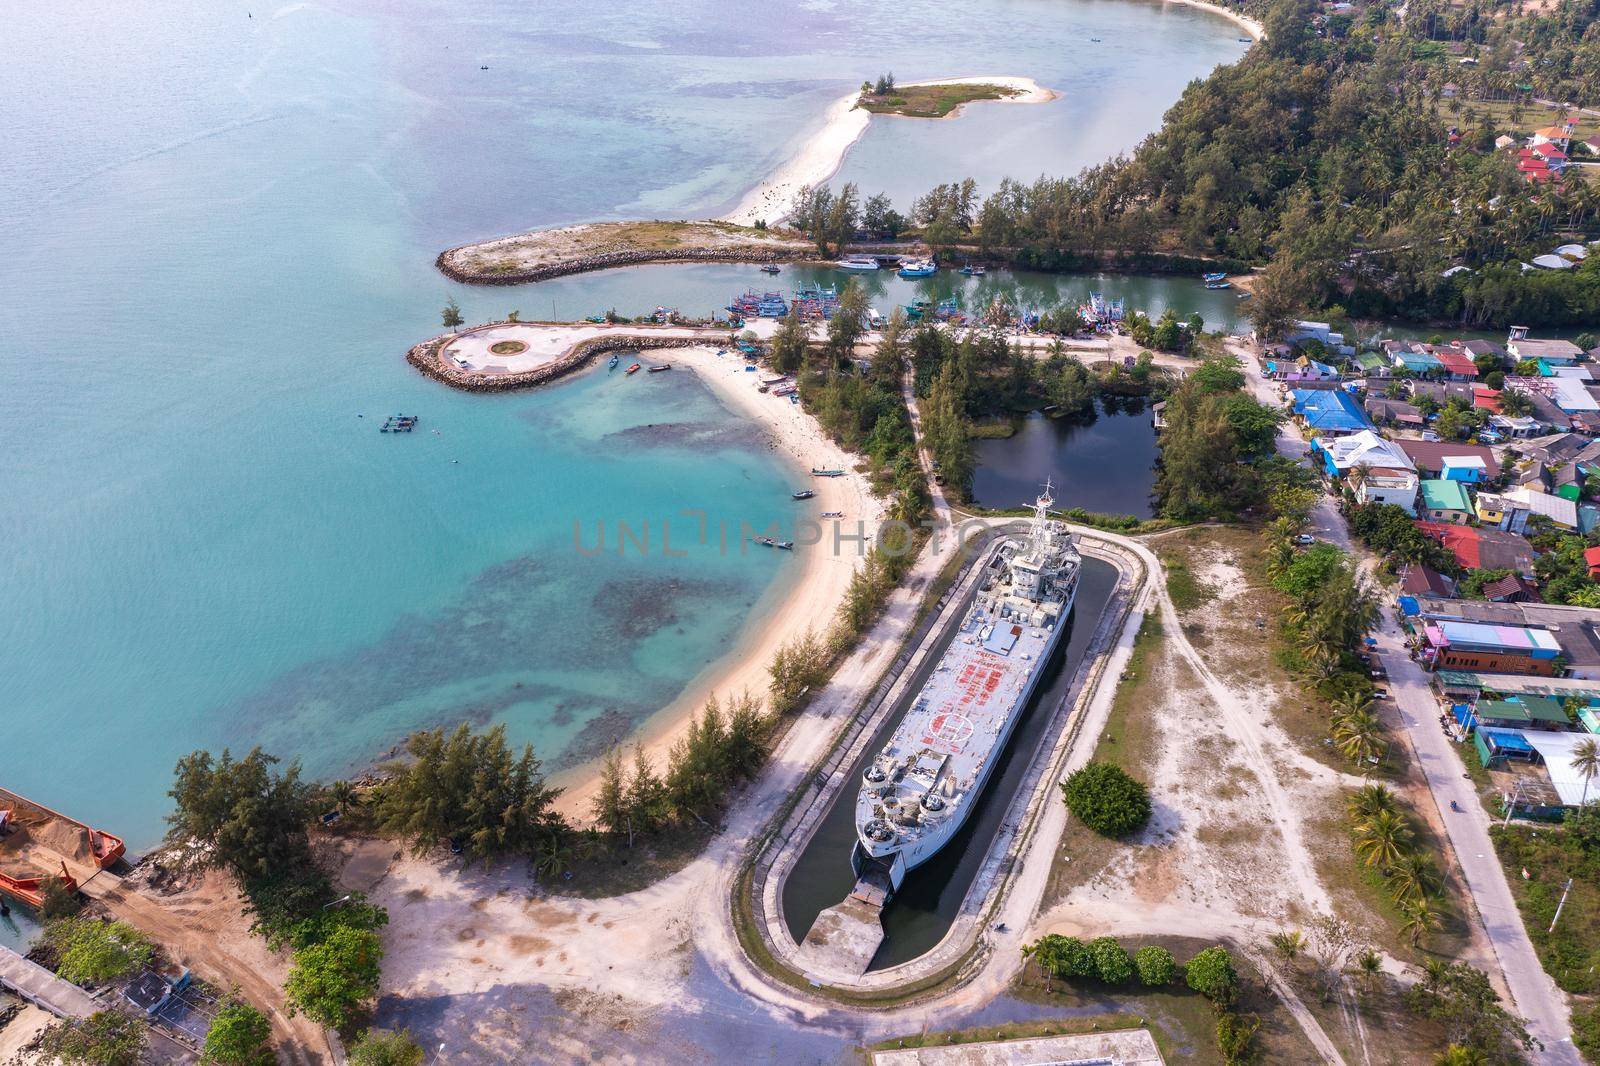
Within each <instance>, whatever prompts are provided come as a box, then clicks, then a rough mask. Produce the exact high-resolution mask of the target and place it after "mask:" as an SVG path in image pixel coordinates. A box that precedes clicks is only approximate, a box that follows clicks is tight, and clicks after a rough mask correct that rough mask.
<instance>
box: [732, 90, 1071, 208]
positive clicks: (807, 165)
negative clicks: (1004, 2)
mask: <svg viewBox="0 0 1600 1066" xmlns="http://www.w3.org/2000/svg"><path fill="white" fill-rule="evenodd" d="M903 84H904V85H907V86H914V85H958V84H961V85H965V84H978V85H998V86H1000V87H1002V88H1006V89H1013V90H1016V95H1014V96H1006V97H1002V98H1000V99H998V100H979V101H973V102H974V103H994V104H1043V103H1048V102H1050V101H1051V100H1054V99H1056V96H1057V94H1056V93H1054V92H1052V91H1051V90H1049V89H1046V88H1044V87H1043V86H1042V85H1040V84H1039V83H1038V82H1036V81H1034V80H1033V79H1032V78H1024V77H1019V76H1016V75H1010V74H985V75H975V74H969V75H967V76H965V77H960V78H935V79H932V80H929V81H909V82H904V83H903ZM860 95H861V94H860V92H859V91H855V92H852V93H851V94H850V95H849V96H846V97H843V98H841V99H839V100H837V101H835V102H834V103H833V104H831V105H829V107H828V110H827V111H826V112H825V113H824V115H823V120H822V125H821V127H820V128H819V129H818V130H817V131H816V132H815V133H813V134H811V135H810V136H808V137H807V138H806V139H805V140H804V141H802V142H801V143H800V146H799V148H798V150H797V151H796V152H795V154H794V155H792V156H790V157H789V159H788V161H787V162H785V163H784V164H783V165H782V166H780V167H779V168H778V169H777V170H776V171H775V172H774V173H773V174H772V175H771V176H770V177H767V178H766V179H764V180H763V181H762V182H761V183H760V184H759V185H757V186H756V187H755V188H753V189H751V190H750V191H749V192H747V193H745V195H744V198H743V199H741V200H740V201H739V205H738V206H737V207H735V208H734V209H733V211H732V212H730V213H729V214H726V215H724V216H723V217H722V221H724V222H731V223H733V224H735V225H739V226H753V225H755V224H756V223H757V222H758V221H765V222H767V223H768V224H776V223H778V222H781V221H782V220H783V219H785V218H787V217H788V216H789V215H790V214H791V213H793V211H794V208H795V197H796V194H797V193H799V191H800V190H801V189H802V188H804V187H805V186H807V185H812V186H815V185H821V184H823V183H824V182H826V181H827V180H828V179H829V178H831V177H833V176H834V175H835V174H837V173H838V172H839V167H840V165H841V164H843V163H844V158H845V156H846V155H847V154H848V153H849V151H850V149H851V148H852V147H854V146H855V143H856V142H857V141H859V140H860V139H861V136H862V134H864V133H866V132H867V127H868V126H869V125H871V123H872V119H873V117H874V116H873V115H872V113H871V112H869V111H865V110H862V109H861V108H858V107H856V101H857V100H858V99H859V98H860ZM967 106H969V105H966V104H963V105H962V106H961V107H958V108H956V109H955V110H954V111H952V112H950V114H949V115H947V116H945V117H946V118H955V117H956V116H957V115H960V114H961V112H962V111H963V110H965V109H966V107H967ZM878 117H882V118H891V119H892V118H898V117H900V116H896V115H883V116H878ZM907 121H921V120H920V119H908V120H907Z"/></svg>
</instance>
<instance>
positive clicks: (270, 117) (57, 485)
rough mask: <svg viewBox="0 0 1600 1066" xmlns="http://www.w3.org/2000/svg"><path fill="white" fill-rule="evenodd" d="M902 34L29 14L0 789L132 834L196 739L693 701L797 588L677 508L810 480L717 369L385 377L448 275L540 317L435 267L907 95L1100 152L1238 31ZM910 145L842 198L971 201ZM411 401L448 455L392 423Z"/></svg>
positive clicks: (138, 834) (4, 412) (727, 5)
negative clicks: (1034, 99)
mask: <svg viewBox="0 0 1600 1066" xmlns="http://www.w3.org/2000/svg"><path fill="white" fill-rule="evenodd" d="M885 10H886V9H884V8H882V7H881V6H879V5H865V4H844V3H838V4H829V3H818V2H792V0H791V2H778V3H774V4H769V5H763V6H762V7H761V8H760V9H759V10H758V9H754V8H751V7H750V6H748V5H744V4H735V3H732V2H731V0H688V2H673V3H667V2H660V3H650V4H638V5H614V6H607V5H592V4H579V3H576V2H573V0H551V2H542V3H540V4H538V5H520V4H510V3H484V4H474V5H459V4H445V3H442V2H440V3H427V2H416V0H409V2H400V3H385V4H381V5H380V4H376V3H358V2H345V0H331V2H327V3H289V4H282V5H276V4H268V5H262V6H260V7H257V6H255V5H254V3H253V2H252V0H225V2H222V3H215V4H194V3H191V4H182V3H174V2H164V0H154V2H151V3H145V4H138V5H126V4H115V3H110V2H109V0H89V2H87V3H80V4H74V5H60V4H46V3H43V2H41V0H22V2H20V3H14V4H12V5H10V6H8V8H7V14H6V35H7V41H8V47H7V49H6V53H7V60H6V62H5V63H4V64H0V143H3V144H5V145H6V149H5V151H4V152H0V252H3V254H0V336H3V337H4V338H5V339H4V342H3V347H0V445H3V447H0V538H3V541H4V543H5V545H6V552H5V553H4V556H3V557H0V722H3V724H4V725H5V729H4V732H3V735H0V780H3V781H4V782H5V783H6V785H7V786H8V787H11V788H15V789H17V790H19V791H21V792H24V793H27V794H30V795H32V796H35V797H36V798H38V799H40V800H42V801H45V802H49V803H52V804H53V805H56V806H60V807H64V808H67V809H69V810H70V811H71V812H73V813H74V814H77V815H79V816H81V817H83V818H85V819H86V820H90V821H93V822H96V823H98V824H101V825H104V826H105V827H107V828H109V829H112V830H114V831H118V832H121V833H123V834H124V835H125V836H126V837H127V838H128V840H129V842H130V845H131V846H132V847H134V848H135V849H138V848H142V847H145V846H147V845H149V844H151V843H153V842H154V840H155V839H156V838H157V836H158V835H159V832H160V828H161V816H162V814H163V811H164V810H165V806H166V800H165V797H164V791H165V789H166V787H167V783H168V781H169V776H170V772H171V768H172V764H173V762H174V761H175V760H176V759H177V758H178V757H179V756H180V755H182V754H184V753H186V752H188V751H190V750H193V749H195V748H202V747H204V748H218V747H221V746H222V745H225V744H226V745H232V746H234V747H235V748H244V747H248V746H250V745H253V744H258V743H259V744H262V745H264V746H266V747H268V748H269V749H271V750H272V751H275V752H277V753H280V754H282V755H285V756H299V757H301V758H303V759H304V760H305V763H306V766H307V769H308V770H309V771H310V772H312V773H314V774H318V775H325V774H333V773H338V772H341V771H343V770H346V769H348V768H351V767H354V766H360V765H363V764H365V763H366V762H368V761H369V760H371V759H372V758H373V757H375V756H377V755H379V754H381V753H382V752H383V751H384V750H386V749H387V748H389V747H390V746H391V745H393V744H394V743H396V742H397V741H398V740H399V739H400V738H401V737H402V736H403V735H404V734H405V733H406V732H407V731H409V730H411V729H414V728H417V727H419V726H425V725H432V724H437V723H442V722H449V721H454V720H458V719H461V718H467V719H470V720H473V721H476V722H505V723H506V724H507V725H508V727H509V729H510V731H511V733H512V735H513V736H514V737H515V738H516V739H518V740H532V741H534V742H535V743H536V744H537V746H538V747H539V750H540V751H541V753H543V754H544V755H546V756H547V757H548V758H549V759H551V760H552V761H553V762H557V763H570V762H571V761H572V760H574V759H578V758H581V757H583V756H585V755H588V754H591V753H592V752H593V751H594V750H595V749H596V747H597V746H599V745H601V744H603V743H604V742H605V741H606V740H607V739H609V738H611V737H613V736H615V735H618V734H619V733H621V732H624V731H626V730H627V729H628V728H630V727H632V726H633V725H635V724H636V723H637V722H638V721H640V720H641V719H642V718H643V717H645V716H647V715H648V714H649V713H650V712H652V711H653V710H655V709H657V708H659V707H661V706H662V705H664V704H665V703H667V702H669V701H670V700H671V699H672V698H673V697H674V696H675V695H676V694H677V693H678V692H680V691H681V690H682V689H683V688H684V686H685V685H686V684H687V683H688V681H689V680H690V679H691V678H692V677H693V676H694V675H695V674H696V673H698V672H699V671H701V670H703V669H704V668H705V667H706V666H707V665H708V664H710V663H712V662H714V661H715V659H716V658H717V657H718V656H719V655H721V654H723V653H724V652H725V651H726V650H727V648H728V647H730V646H731V645H732V644H733V643H734V641H735V640H736V637H737V634H738V633H739V631H740V630H741V628H742V627H744V626H745V625H746V624H747V623H748V622H749V621H750V619H751V616H752V614H756V615H758V614H759V611H760V609H761V607H760V605H761V602H762V600H763V597H769V596H776V595H778V594H780V593H781V592H782V584H783V582H784V580H785V576H784V575H785V571H784V570H783V566H782V563H781V562H780V561H778V560H775V559H774V558H773V557H771V556H770V554H768V553H764V554H762V555H759V556H757V555H747V556H738V555H734V556H729V557H724V556H723V555H721V554H720V553H719V552H717V551H715V550H713V549H710V548H699V547H698V546H695V545H693V544H690V543H688V538H687V537H685V538H684V540H682V541H680V540H679V538H678V528H679V527H678V526H676V525H675V526H674V531H675V532H674V547H675V548H677V547H683V548H687V549H689V554H688V556H687V557H684V558H664V557H662V555H661V554H660V551H659V522H660V521H661V520H662V519H663V518H667V519H671V518H673V517H674V516H677V515H678V513H679V511H680V509H681V508H684V507H696V508H702V509H704V510H705V511H707V512H708V513H709V514H710V515H711V516H712V517H713V519H715V518H719V517H727V518H728V519H730V520H733V521H738V520H740V519H744V520H748V521H751V522H753V523H756V524H764V523H765V522H767V521H769V520H771V519H774V518H780V517H782V516H784V515H787V514H789V513H790V510H789V508H790V506H791V505H790V503H789V501H788V500H787V492H788V489H789V488H790V487H791V481H792V477H791V474H792V472H790V471H787V470H786V469H784V468H783V467H782V466H780V465H779V464H778V463H777V462H776V461H775V460H774V459H773V458H772V457H771V456H770V455H769V453H768V452H767V450H766V449H765V447H764V445H763V442H762V441H761V440H760V439H759V437H758V436H757V435H755V434H753V433H752V432H751V431H750V430H749V429H748V428H747V427H744V426H742V425H740V424H739V423H738V422H736V421H734V420H732V419H731V418H730V417H729V416H728V415H727V413H726V411H725V410H724V409H723V408H722V407H721V406H720V405H719V404H718V403H717V402H716V401H715V399H714V398H713V397H712V396H711V395H710V394H709V393H708V392H706V391H705V390H704V389H703V388H702V387H701V386H700V385H699V384H698V383H697V382H695V381H694V380H693V379H692V377H690V376H688V375H678V374H671V375H659V376H657V377H654V378H650V379H645V380H640V379H634V380H632V381H628V382H620V381H617V380H614V379H612V378H610V377H608V376H607V375H605V374H604V373H603V372H602V373H600V374H594V375H589V376H585V377H582V378H580V379H578V380H575V381H573V382H571V383H569V384H566V385H563V386H561V387H559V388H555V389H550V390H545V391H541V392H534V393H528V394H520V395H514V396H500V397H483V396H467V395H461V394H457V393H453V392H450V391H447V390H445V389H443V388H441V387H439V386H437V385H435V384H433V383H431V382H429V381H426V380H424V379H422V378H421V377H419V376H418V375H416V374H415V373H414V372H413V371H412V370H411V369H410V368H409V367H408V366H406V365H405V363H404V362H403V361H402V358H401V356H402V355H403V353H404V351H405V349H406V348H407V347H408V346H409V345H410V344H411V343H412V342H413V341H415V340H417V339H419V338H421V337H425V336H427V335H429V334H431V333H432V332H434V331H436V329H437V325H438V308H439V306H440V305H441V304H442V303H443V302H444V300H445V298H446V297H447V296H448V295H452V294H453V295H455V296H456V298H457V299H458V300H459V301H460V303H461V305H462V307H463V308H464V310H465V311H466V313H467V315H468V318H469V319H482V318H486V317H488V316H490V315H492V314H499V313H503V312H504V311H505V310H508V309H509V308H511V307H519V308H520V309H521V310H523V312H524V314H525V315H530V316H531V315H533V314H535V313H539V311H540V306H541V304H542V302H543V301H544V300H545V299H546V298H547V296H548V293H549V290H544V289H541V287H538V286H530V287H526V288H521V289H515V290H507V289H466V288H461V287H457V286H452V285H450V284H448V283H447V282H445V280H444V279H443V278H441V277H440V276H439V275H438V274H437V273H436V272H435V271H434V270H433V267H432V260H433V257H434V255H435V253H436V252H437V251H438V250H439V249H440V248H441V247H444V246H446V245H449V244H454V243H459V242H462V241H466V240H472V239H475V238H480V237H484V236H489V235H492V234H497V233H502V232H507V231H513V230H516V229H520V228H524V227H527V226H533V225H544V224H554V223H561V222H569V221H576V220H580V219H585V218H606V217H630V216H641V215H656V214H661V215H668V216H692V215H698V214H704V213H708V212H713V211H716V210H719V209H722V208H726V207H728V206H731V204H732V203H733V202H734V201H735V200H736V199H737V198H738V196H739V194H740V193H741V192H742V191H743V190H744V188H745V187H747V186H748V185H750V184H753V183H754V181H755V180H757V179H758V178H759V177H760V176H761V175H762V174H763V173H765V172H766V170H768V169H769V168H770V167H771V166H772V165H774V164H775V163H776V162H778V161H779V160H780V159H781V158H782V156H783V154H784V153H785V151H786V150H787V146H788V145H789V144H790V143H791V142H792V141H793V140H794V139H795V138H797V137H799V136H802V135H803V134H804V133H805V132H806V130H807V129H808V128H809V127H810V125H812V124H813V123H814V121H815V118H816V116H817V115H818V114H819V113H820V110H821V108H822V107H823V106H824V105H825V104H826V103H827V102H828V101H830V100H832V99H834V98H836V97H837V96H839V95H841V94H842V92H843V91H845V90H846V89H848V87H849V85H850V84H853V83H854V82H858V81H859V80H860V79H861V78H862V77H865V76H869V75H874V74H876V73H877V72H878V71H879V70H880V69H893V70H894V71H895V72H896V73H897V74H898V75H900V76H901V77H903V78H911V77H918V76H938V75H944V74H951V73H956V74H959V73H1017V74H1028V75H1031V76H1034V77H1037V78H1038V79H1039V80H1040V81H1041V82H1043V83H1045V84H1047V85H1052V86H1054V87H1058V88H1062V87H1067V86H1069V85H1070V86H1077V87H1078V88H1077V91H1076V95H1069V97H1067V98H1065V99H1063V100H1062V101H1058V102H1057V103H1055V104H1051V105H1047V106H1046V107H1039V108H1010V109H1003V108H995V109H991V113H990V114H988V115H980V113H979V112H977V111H974V113H973V114H972V115H971V116H970V118H969V119H962V120H960V121H958V122H950V123H940V124H938V126H939V127H940V129H939V130H929V131H921V130H919V131H904V130H902V131H897V132H894V133H892V134H891V133H884V137H885V138H887V137H889V136H891V135H892V136H897V137H907V136H916V137H922V138H932V139H933V142H936V143H932V144H930V145H925V146H920V147H918V148H917V149H916V150H918V151H923V150H927V151H929V152H933V151H934V150H935V149H937V150H938V151H939V152H943V153H945V154H946V156H949V155H951V154H953V155H954V156H955V157H959V158H960V159H968V158H970V159H972V160H974V161H975V162H974V172H975V173H976V175H977V176H978V177H980V178H984V179H985V180H993V179H995V178H997V177H998V175H999V173H1000V172H1002V171H1001V169H999V168H1004V169H1012V164H1013V163H1014V164H1015V169H1016V171H1017V172H1019V173H1022V174H1026V175H1032V174H1036V173H1038V172H1040V171H1055V170H1060V169H1071V168H1072V167H1073V166H1075V165H1076V164H1077V163H1079V162H1088V161H1092V160H1093V159H1096V158H1101V157H1104V156H1106V155H1109V154H1111V153H1112V152H1114V151H1117V150H1119V149H1121V148H1125V147H1127V146H1129V145H1131V144H1132V143H1133V142H1134V141H1136V140H1137V138H1138V137H1139V136H1140V135H1141V134H1142V133H1143V132H1145V131H1146V130H1148V129H1149V128H1150V127H1151V126H1153V125H1154V124H1155V122H1156V121H1157V120H1158V117H1159V112H1160V110H1161V109H1162V107H1164V106H1165V105H1166V103H1167V102H1170V100H1171V99H1173V98H1175V97H1176V95H1177V93H1178V92H1179V91H1180V89H1181V87H1182V84H1183V83H1184V82H1185V81H1187V80H1188V79H1189V78H1192V77H1195V76H1199V75H1201V74H1203V73H1205V72H1206V71H1207V70H1209V69H1210V68H1211V67H1212V66H1214V65H1215V64H1217V63H1219V62H1225V61H1228V60H1230V59H1232V58H1234V57H1236V56H1237V55H1238V54H1239V53H1241V52H1242V50H1243V48H1244V46H1243V45H1241V44H1238V43H1237V42H1236V41H1235V37H1236V34H1235V33H1234V31H1233V30H1232V28H1231V27H1229V26H1228V25H1227V24H1226V23H1222V22H1220V21H1216V20H1213V19H1211V18H1209V17H1206V16H1202V15H1199V14H1198V13H1196V12H1194V11H1192V10H1189V9H1186V8H1171V9H1167V8H1163V7H1160V6H1157V5H1152V4H1149V3H1144V2H1138V0H1129V2H1120V0H1119V2H1112V0H1093V2H1091V0H986V2H981V3H979V2H966V3H959V4H958V3H954V2H945V0H908V2H907V3H903V4H900V5H896V6H895V7H894V8H893V9H892V12H891V13H890V14H889V15H887V16H886V15H885ZM910 28H914V29H915V32H909V29H910ZM780 29H781V31H782V32H778V30H780ZM1091 35H1092V36H1099V37H1102V38H1103V39H1104V41H1105V44H1104V45H1103V46H1096V47H1095V48H1094V49H1090V48H1088V47H1086V46H1085V47H1079V46H1080V44H1081V43H1082V39H1083V38H1084V37H1086V36H1091ZM977 56H982V57H984V59H983V61H982V62H981V63H979V62H977V61H976V60H975V59H974V57H977ZM974 64H976V66H978V67H981V68H982V69H981V70H975V69H971V68H972V67H973V66H974ZM483 66H487V67H489V69H488V70H487V71H485V70H481V69H479V68H480V67H483ZM1001 112H1005V114H1003V115H1002V114H1001ZM1024 112H1026V114H1024ZM1049 117H1053V118H1054V119H1055V120H1056V121H1055V122H1053V123H1046V122H1045V119H1046V118H1049ZM1024 128H1026V130H1027V131H1028V132H1026V135H1024V134H1020V133H1018V130H1019V129H1024ZM883 129H884V127H883V124H879V126H878V127H877V128H875V129H874V131H873V132H872V133H870V134H869V135H868V137H867V139H866V140H865V141H864V142H863V143H862V145H860V146H859V152H858V153H857V154H856V155H854V156H852V158H851V160H850V161H849V162H848V163H847V165H846V173H847V175H848V176H853V177H857V178H859V179H860V180H862V182H863V184H865V185H868V186H870V187H879V186H882V187H892V186H894V185H895V183H896V182H904V183H906V187H907V188H911V187H918V188H920V187H921V186H922V185H924V184H927V183H928V179H938V178H940V177H954V176H956V175H953V174H950V175H942V174H939V173H936V171H937V170H938V167H936V166H935V165H934V164H932V163H930V164H928V165H927V166H921V167H919V166H917V165H915V164H913V163H911V162H910V161H908V160H907V159H906V158H904V157H903V156H902V155H901V154H900V151H899V150H897V149H892V148H891V147H890V146H889V145H890V142H889V141H888V140H885V141H884V142H883V144H882V145H880V143H879V133H880V131H882V130H883ZM941 131H942V132H941ZM1019 138H1020V139H1019ZM992 139H993V140H995V143H1003V144H1004V145H1005V146H1006V150H1005V154H1004V155H1002V154H1000V153H997V152H993V151H987V150H986V146H988V145H989V144H990V142H991V140H992ZM930 158H931V156H930ZM977 161H981V162H982V163H983V165H984V167H987V172H985V171H984V170H983V169H980V168H978V166H977ZM671 288H672V286H671V285H670V284H669V285H666V286H663V290H670V289H671ZM672 297H673V292H671V291H661V292H660V294H659V295H658V296H654V297H653V302H673V299H672ZM574 302H575V303H576V302H578V301H576V300H575V301H574ZM586 302H587V301H586ZM685 302H688V301H687V300H686V301H685ZM588 311H589V309H588V308H582V309H580V308H577V307H574V308H572V310H571V312H570V313H571V314H573V315H578V314H583V313H588ZM397 411H404V412H407V413H420V414H421V415H422V418H423V421H422V424H421V427H420V430H419V432H417V433H415V434H413V435H411V436H406V437H391V436H388V435H382V434H379V433H378V432H376V423H375V419H380V418H381V417H382V416H383V415H385V414H390V413H394V412H397ZM358 416H364V417H358ZM435 430H437V433H435V432H433V431H435ZM575 519H577V520H582V521H583V522H585V523H586V524H587V525H586V527H585V528H586V529H590V528H592V527H593V525H594V523H596V522H597V521H603V522H606V523H609V526H608V528H609V529H611V531H612V532H613V533H614V531H615V523H616V522H617V521H628V522H630V523H632V524H633V525H634V526H635V528H637V527H638V524H639V523H641V522H643V521H645V520H650V521H652V522H653V523H655V524H656V525H655V528H656V530H657V531H658V534H657V540H656V541H655V542H654V543H653V544H652V547H653V548H655V549H656V551H655V552H654V553H653V554H652V555H651V557H649V558H640V557H638V556H637V555H636V554H632V555H629V556H628V557H627V558H619V557H618V556H617V555H616V554H615V551H614V541H613V543H612V547H613V551H612V552H611V553H609V554H607V555H604V556H600V557H589V556H585V555H583V554H581V553H579V552H578V551H577V550H575V548H574V546H573V536H572V524H573V521H574V520H575ZM683 521H684V523H685V526H684V528H685V530H687V527H688V526H689V525H690V524H691V523H690V521H689V520H687V519H684V520H683ZM587 542H588V543H590V544H592V534H590V537H589V540H588V541H587Z"/></svg>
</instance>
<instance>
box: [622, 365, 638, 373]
mask: <svg viewBox="0 0 1600 1066" xmlns="http://www.w3.org/2000/svg"><path fill="white" fill-rule="evenodd" d="M638 372H639V364H638V363H634V364H633V365H632V366H630V367H629V368H628V369H627V370H625V371H623V373H624V374H637V373H638Z"/></svg>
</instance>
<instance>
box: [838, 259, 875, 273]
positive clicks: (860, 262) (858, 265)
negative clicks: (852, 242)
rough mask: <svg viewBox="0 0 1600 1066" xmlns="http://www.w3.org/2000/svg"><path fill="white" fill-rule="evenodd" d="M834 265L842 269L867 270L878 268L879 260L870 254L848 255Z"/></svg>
mask: <svg viewBox="0 0 1600 1066" xmlns="http://www.w3.org/2000/svg"><path fill="white" fill-rule="evenodd" d="M834 266H836V267H838V268H839V269H840V270H853V271H857V272H866V271H868V270H877V269H878V261H877V259H875V258H873V257H872V256H870V255H847V256H845V257H844V258H843V259H841V260H839V261H838V262H837V263H835V264H834Z"/></svg>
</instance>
